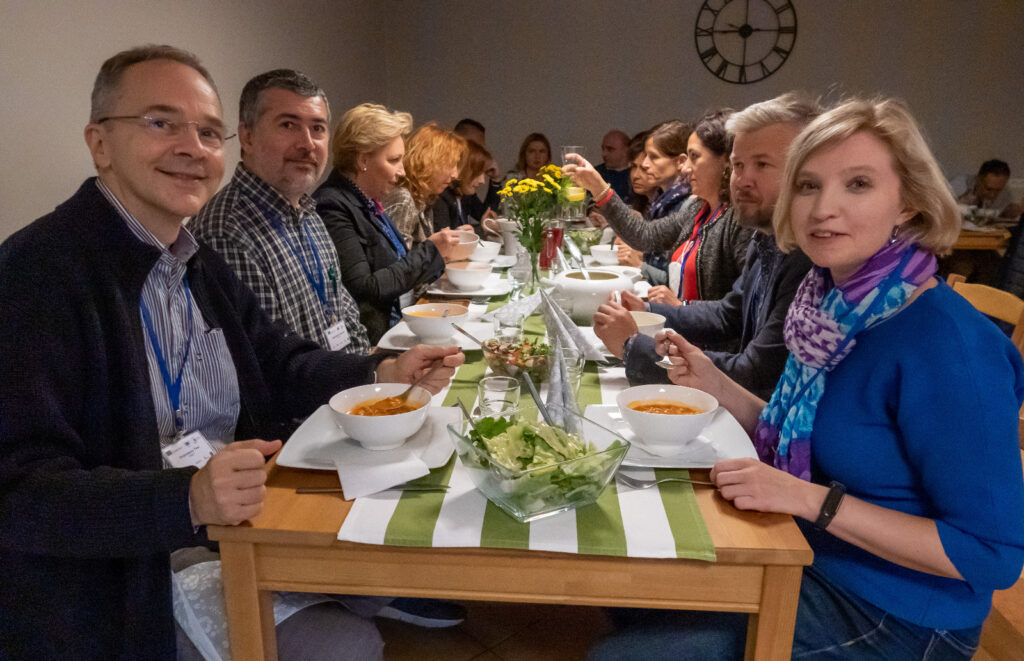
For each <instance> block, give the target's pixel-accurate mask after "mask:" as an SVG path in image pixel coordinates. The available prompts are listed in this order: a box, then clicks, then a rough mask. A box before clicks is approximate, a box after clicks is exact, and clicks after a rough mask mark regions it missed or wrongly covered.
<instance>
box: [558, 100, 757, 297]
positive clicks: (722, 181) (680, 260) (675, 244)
mask: <svg viewBox="0 0 1024 661" xmlns="http://www.w3.org/2000/svg"><path fill="white" fill-rule="evenodd" d="M731 113H732V111H731V110H719V111H714V112H710V113H708V114H707V115H705V116H704V117H703V118H702V119H701V120H700V122H698V123H697V126H696V128H695V129H694V131H693V133H691V134H690V137H689V138H688V140H687V157H686V160H685V162H684V163H683V166H682V167H683V171H684V173H685V175H686V176H687V178H688V179H689V183H690V186H691V188H692V190H693V193H692V195H691V197H690V198H688V199H687V200H686V201H685V202H684V203H683V205H682V206H681V207H680V208H679V210H677V211H675V212H674V213H670V214H668V215H666V216H664V217H660V218H657V219H655V220H645V219H643V218H641V217H640V216H639V214H636V213H635V212H633V211H632V210H631V209H630V208H629V207H628V206H627V205H626V204H625V203H624V202H623V201H622V199H621V198H620V197H619V196H618V195H617V194H616V193H615V191H613V190H611V186H609V185H608V184H606V183H605V182H604V180H603V179H602V178H601V175H599V174H597V172H596V171H595V170H594V166H592V165H591V164H590V163H589V162H588V161H587V160H586V159H584V158H579V157H575V160H576V162H575V163H569V164H566V166H565V167H564V168H563V172H566V173H567V174H569V176H570V177H571V178H572V179H573V181H575V182H576V184H577V185H578V186H582V187H583V188H586V189H587V190H588V191H589V192H590V193H591V195H593V196H594V201H595V205H596V207H597V209H598V211H599V212H600V213H601V215H603V216H604V217H605V218H606V219H607V221H608V224H609V225H610V226H611V228H612V229H613V230H615V233H616V234H618V235H619V236H620V237H621V238H622V240H623V241H625V242H626V243H627V244H628V245H630V246H632V247H633V248H636V249H638V250H643V251H645V252H650V251H655V250H671V251H672V261H671V262H670V263H669V286H668V287H665V286H657V287H651V289H650V292H649V294H648V295H649V297H650V300H651V302H652V303H669V304H674V305H681V304H682V301H687V302H691V301H716V300H718V299H720V298H722V297H723V296H725V295H726V294H727V293H729V290H731V289H732V285H733V283H734V282H735V281H736V278H737V277H739V274H740V272H741V271H742V270H743V264H744V262H745V261H746V254H747V247H748V246H747V244H748V243H749V242H750V237H751V236H752V233H753V230H751V229H749V228H745V227H741V226H740V225H739V223H738V222H737V220H736V217H735V211H734V209H733V208H732V207H731V206H730V204H729V168H728V156H729V150H730V148H731V145H730V142H729V137H728V135H727V133H726V131H725V120H726V119H727V118H728V116H729V115H730V114H731ZM655 133H657V129H655V132H654V133H652V135H651V137H650V138H648V139H647V149H648V151H649V153H648V160H649V161H650V162H651V167H652V168H653V167H655V162H654V160H653V159H651V153H650V150H651V148H652V147H654V148H656V146H655V144H654V137H655ZM655 203H657V200H655ZM653 207H654V205H652V215H653Z"/></svg>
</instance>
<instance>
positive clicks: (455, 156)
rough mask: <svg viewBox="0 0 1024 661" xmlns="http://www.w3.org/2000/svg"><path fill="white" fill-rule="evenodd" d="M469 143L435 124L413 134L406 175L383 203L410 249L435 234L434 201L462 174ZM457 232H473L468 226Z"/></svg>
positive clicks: (409, 147)
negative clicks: (461, 170) (464, 153)
mask: <svg viewBox="0 0 1024 661" xmlns="http://www.w3.org/2000/svg"><path fill="white" fill-rule="evenodd" d="M465 149H466V141H465V140H464V139H462V138H460V137H459V136H457V135H455V134H454V133H452V132H451V131H449V130H447V129H444V128H441V127H440V126H438V125H437V124H436V123H434V122H427V123H426V124H424V125H423V126H421V127H419V128H418V129H416V130H415V131H413V134H412V136H410V137H409V142H408V144H407V146H406V150H405V155H404V156H402V165H403V167H404V170H405V174H403V175H401V176H400V177H399V178H398V185H397V186H395V187H394V188H392V189H391V191H390V192H389V193H388V194H387V195H386V196H385V198H384V200H383V204H384V213H386V214H387V215H388V216H389V217H390V218H391V220H393V221H394V223H395V227H397V228H398V231H399V232H400V233H401V234H402V238H403V239H404V240H405V245H406V247H407V248H415V247H416V246H418V245H420V244H421V243H423V242H424V241H426V240H427V237H430V236H432V235H433V234H434V202H435V201H436V200H437V196H438V195H440V194H441V193H442V192H444V190H445V189H446V188H448V184H450V183H451V181H452V179H454V178H455V177H457V176H458V174H459V162H460V161H461V160H462V155H463V152H464V151H465ZM457 229H472V228H469V227H468V226H466V225H463V226H461V227H458V228H457Z"/></svg>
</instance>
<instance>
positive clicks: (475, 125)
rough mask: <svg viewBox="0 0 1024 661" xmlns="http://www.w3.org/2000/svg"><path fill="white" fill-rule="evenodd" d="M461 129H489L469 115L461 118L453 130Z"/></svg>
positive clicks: (483, 131) (484, 130) (484, 131)
mask: <svg viewBox="0 0 1024 661" xmlns="http://www.w3.org/2000/svg"><path fill="white" fill-rule="evenodd" d="M461 129H476V130H477V131H480V132H481V133H485V134H486V133H487V129H485V128H484V125H483V124H481V123H480V122H478V121H476V120H475V119H470V118H469V117H464V118H462V119H460V120H459V121H458V123H457V124H456V125H455V128H454V129H452V130H454V131H455V132H456V133H458V132H459V131H460V130H461Z"/></svg>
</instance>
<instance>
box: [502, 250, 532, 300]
mask: <svg viewBox="0 0 1024 661" xmlns="http://www.w3.org/2000/svg"><path fill="white" fill-rule="evenodd" d="M532 274H533V265H532V264H531V263H530V253H528V252H526V249H524V248H520V249H519V251H518V252H517V253H516V263H515V264H513V265H512V266H511V267H509V269H508V277H509V278H510V279H511V280H512V295H511V296H510V297H509V298H510V299H511V300H516V299H518V298H519V295H520V294H521V293H522V291H523V287H525V286H526V284H527V283H528V282H529V281H530V276H531V275H532Z"/></svg>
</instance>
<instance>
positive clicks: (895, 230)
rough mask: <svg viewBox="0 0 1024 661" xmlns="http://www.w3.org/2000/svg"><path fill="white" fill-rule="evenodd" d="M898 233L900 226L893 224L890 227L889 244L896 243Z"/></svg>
mask: <svg viewBox="0 0 1024 661" xmlns="http://www.w3.org/2000/svg"><path fill="white" fill-rule="evenodd" d="M899 233H900V226H899V225H894V226H893V228H892V234H891V235H890V236H889V245H892V244H894V243H896V237H897V236H898V235H899Z"/></svg>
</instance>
